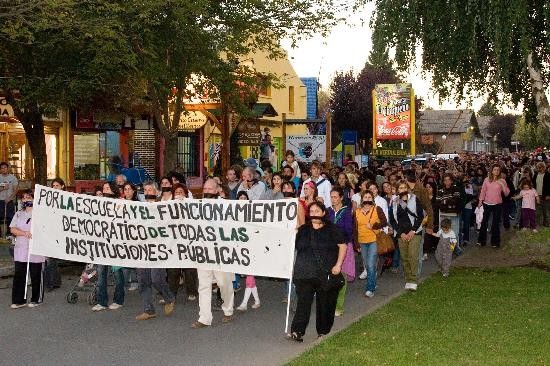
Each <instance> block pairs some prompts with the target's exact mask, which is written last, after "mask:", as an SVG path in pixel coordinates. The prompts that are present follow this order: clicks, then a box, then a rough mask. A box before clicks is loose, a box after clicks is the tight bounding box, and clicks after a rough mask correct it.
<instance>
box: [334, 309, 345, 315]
mask: <svg viewBox="0 0 550 366" xmlns="http://www.w3.org/2000/svg"><path fill="white" fill-rule="evenodd" d="M343 314H344V312H343V311H340V310H336V311H335V312H334V316H336V317H338V316H342V315H343Z"/></svg>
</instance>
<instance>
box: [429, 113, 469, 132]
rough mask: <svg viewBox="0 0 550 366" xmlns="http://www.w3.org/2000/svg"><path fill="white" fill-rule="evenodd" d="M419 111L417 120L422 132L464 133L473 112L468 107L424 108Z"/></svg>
mask: <svg viewBox="0 0 550 366" xmlns="http://www.w3.org/2000/svg"><path fill="white" fill-rule="evenodd" d="M421 113H422V114H421V116H420V117H419V119H418V121H419V123H420V130H421V132H422V133H423V134H430V133H442V134H449V133H464V132H466V131H467V130H468V128H469V127H470V125H471V123H472V117H474V112H473V111H471V110H469V109H457V110H425V111H422V112H421ZM457 119H458V120H457ZM474 119H475V117H474ZM451 130H452V131H451Z"/></svg>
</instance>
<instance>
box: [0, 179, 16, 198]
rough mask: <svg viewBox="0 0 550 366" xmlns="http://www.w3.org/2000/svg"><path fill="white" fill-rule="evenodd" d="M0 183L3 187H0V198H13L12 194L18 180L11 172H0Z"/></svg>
mask: <svg viewBox="0 0 550 366" xmlns="http://www.w3.org/2000/svg"><path fill="white" fill-rule="evenodd" d="M0 184H1V185H2V188H3V189H0V200H1V201H6V200H8V199H12V198H13V194H14V192H15V190H16V188H17V185H18V184H19V181H18V180H17V178H16V177H15V175H13V174H6V175H3V174H0Z"/></svg>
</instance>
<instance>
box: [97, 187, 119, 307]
mask: <svg viewBox="0 0 550 366" xmlns="http://www.w3.org/2000/svg"><path fill="white" fill-rule="evenodd" d="M123 189H124V188H123ZM118 192H119V189H118V187H117V186H116V185H115V182H105V183H104V184H103V197H108V198H116V197H118ZM111 270H112V271H113V274H114V278H115V293H114V295H113V303H112V304H111V305H108V304H107V302H108V301H109V295H108V293H107V277H108V274H109V272H108V271H109V266H104V265H101V264H98V265H97V304H96V305H94V307H92V311H102V310H106V309H107V308H109V309H111V310H118V309H120V308H121V307H122V305H123V304H124V273H123V272H122V267H114V266H113V267H111Z"/></svg>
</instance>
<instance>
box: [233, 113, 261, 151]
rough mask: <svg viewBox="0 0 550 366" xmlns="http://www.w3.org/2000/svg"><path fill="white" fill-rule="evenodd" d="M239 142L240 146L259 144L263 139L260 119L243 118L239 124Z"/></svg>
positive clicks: (237, 132)
mask: <svg viewBox="0 0 550 366" xmlns="http://www.w3.org/2000/svg"><path fill="white" fill-rule="evenodd" d="M235 133H236V134H237V144H239V145H240V146H258V145H260V140H261V139H262V133H261V132H260V121H258V120H256V119H243V120H241V121H239V123H238V125H237V131H236V132H235Z"/></svg>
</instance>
